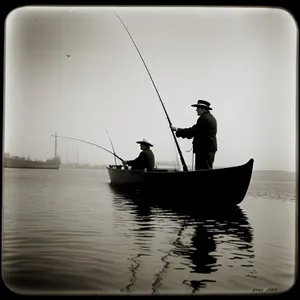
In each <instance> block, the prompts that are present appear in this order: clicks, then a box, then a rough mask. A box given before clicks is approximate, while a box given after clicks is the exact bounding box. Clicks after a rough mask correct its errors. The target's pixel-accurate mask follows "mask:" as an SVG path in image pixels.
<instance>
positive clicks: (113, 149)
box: [94, 109, 117, 165]
mask: <svg viewBox="0 0 300 300" xmlns="http://www.w3.org/2000/svg"><path fill="white" fill-rule="evenodd" d="M94 110H95V109H94ZM95 112H96V114H97V115H98V117H99V119H100V121H101V123H102V125H103V127H104V129H105V131H106V134H107V137H108V139H109V141H110V145H111V148H112V151H113V153H114V155H115V154H116V151H115V148H114V145H113V143H112V141H111V139H110V136H109V133H108V131H107V129H106V127H105V125H104V123H103V121H102V120H101V118H100V116H99V113H98V112H97V111H96V110H95ZM114 159H115V165H117V161H116V156H114Z"/></svg>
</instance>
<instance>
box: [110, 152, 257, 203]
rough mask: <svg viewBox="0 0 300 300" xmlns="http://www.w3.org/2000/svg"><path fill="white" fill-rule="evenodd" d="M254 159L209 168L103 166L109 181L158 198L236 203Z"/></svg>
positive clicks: (120, 186)
mask: <svg viewBox="0 0 300 300" xmlns="http://www.w3.org/2000/svg"><path fill="white" fill-rule="evenodd" d="M253 163H254V160H253V159H252V158H251V159H250V160H249V161H248V162H247V163H245V164H243V165H239V166H233V167H228V168H220V169H212V170H196V171H178V170H168V169H159V168H157V169H155V170H154V171H153V172H146V171H132V170H129V169H126V168H124V167H123V166H116V165H110V166H108V167H107V170H108V174H109V178H110V182H111V185H113V186H118V187H119V188H122V189H124V190H136V191H137V192H139V193H143V194H149V195H153V194H155V195H158V196H162V199H163V200H162V201H168V199H172V200H171V201H172V202H175V200H174V199H175V198H172V197H165V196H166V195H168V196H170V195H176V196H178V197H184V198H182V201H180V204H181V205H188V206H191V205H198V204H199V203H201V205H202V204H211V205H215V204H218V205H220V204H224V205H225V206H227V205H237V204H239V203H241V202H242V201H243V199H244V197H245V195H246V193H247V190H248V187H249V184H250V180H251V177H252V171H253Z"/></svg>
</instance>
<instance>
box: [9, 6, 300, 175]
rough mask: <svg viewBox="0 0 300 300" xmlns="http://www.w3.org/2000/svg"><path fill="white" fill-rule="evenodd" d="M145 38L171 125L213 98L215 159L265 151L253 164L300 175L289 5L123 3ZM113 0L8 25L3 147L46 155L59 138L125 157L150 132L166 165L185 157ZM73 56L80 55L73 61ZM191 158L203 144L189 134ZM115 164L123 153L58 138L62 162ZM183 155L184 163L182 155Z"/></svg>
mask: <svg viewBox="0 0 300 300" xmlns="http://www.w3.org/2000/svg"><path fill="white" fill-rule="evenodd" d="M114 9H115V11H116V12H117V13H118V14H119V16H120V17H121V18H122V20H123V22H124V23H125V25H126V26H127V28H128V30H129V32H130V33H131V35H132V37H133V39H134V41H135V43H136V44H137V46H138V48H139V50H140V52H141V54H142V56H143V58H144V60H145V62H146V64H147V67H148V68H149V69H150V73H151V75H152V77H153V79H154V82H155V84H156V86H157V88H158V90H159V93H160V96H161V98H162V99H163V101H164V104H165V107H166V110H167V112H168V114H169V117H170V119H171V122H172V124H173V125H175V126H177V127H181V128H184V127H190V126H192V125H193V124H195V122H196V121H197V114H196V111H195V108H193V107H191V104H193V103H196V102H197V100H198V99H205V100H207V101H209V102H211V106H212V108H213V110H212V111H211V112H212V114H213V115H214V116H215V118H216V119H217V122H218V133H217V140H218V148H219V149H218V151H217V153H216V157H215V163H214V165H215V166H233V165H239V164H243V163H246V162H247V161H248V160H249V159H250V158H254V160H255V162H254V169H255V170H261V169H268V170H285V171H295V165H296V151H297V149H296V133H297V131H296V119H297V118H296V97H297V95H296V53H297V48H296V47H297V43H296V42H297V34H298V28H297V25H296V23H295V21H294V19H293V17H292V16H291V15H290V14H289V13H288V12H287V11H285V10H282V9H277V8H276V9H275V8H233V7H224V8H217V7H210V8H208V7H201V6H199V7H186V8H183V7H157V8H155V7H115V8H114ZM114 9H113V8H112V7H101V6H99V7H97V6H95V7H63V6H58V7H46V6H45V7H43V6H36V7H34V6H28V7H21V8H17V9H15V10H13V11H12V12H11V13H10V14H9V15H8V17H7V19H6V28H5V30H6V31H5V82H4V83H5V94H4V101H5V103H4V105H5V106H4V113H5V124H4V126H5V128H4V151H5V152H9V153H10V154H11V155H23V156H26V157H27V156H28V155H30V157H31V158H37V159H46V158H49V157H52V156H53V155H54V138H53V137H51V134H54V133H55V131H57V133H58V134H60V135H64V136H70V137H74V138H78V139H83V140H87V141H90V142H92V143H96V144H99V145H101V146H103V147H105V148H107V149H109V150H111V145H110V142H109V139H108V137H107V134H106V131H105V128H104V126H103V124H102V122H103V123H104V125H105V127H106V129H107V130H108V132H109V135H110V138H111V140H112V142H113V145H114V148H115V151H116V153H117V154H118V155H119V156H120V157H122V158H123V159H125V160H128V159H133V158H135V157H137V155H138V154H139V152H140V148H139V145H138V144H136V141H137V140H140V139H142V138H147V139H149V140H150V141H151V142H152V143H153V144H154V147H153V148H152V149H153V151H154V153H155V156H156V160H157V161H170V162H174V163H175V162H176V161H177V159H178V154H177V150H176V147H175V143H174V140H173V137H172V135H171V131H170V129H169V125H168V122H167V120H166V116H165V113H164V111H163V108H162V105H161V104H160V102H159V98H158V96H157V94H156V92H155V89H154V87H153V85H152V83H151V80H150V78H149V76H148V74H147V71H146V69H145V67H144V65H143V63H142V60H141V59H140V57H139V55H138V52H137V51H136V49H135V47H134V45H133V43H132V41H131V39H130V37H129V36H128V34H127V32H126V30H125V28H124V27H123V25H122V23H121V22H120V20H119V19H118V18H117V16H116V14H115V12H114ZM66 54H69V55H71V56H70V57H69V58H68V57H67V55H66ZM178 142H179V145H180V148H181V150H182V153H183V155H184V158H185V160H186V163H187V164H191V162H192V155H191V152H187V150H189V149H190V148H191V145H192V140H186V139H184V140H183V139H178ZM77 151H78V157H79V162H81V163H91V164H95V163H106V164H109V163H113V161H114V158H113V156H112V155H110V154H108V153H106V152H105V151H103V150H100V149H98V148H96V147H93V146H89V145H87V144H82V143H79V142H76V141H69V140H64V139H58V153H59V155H60V156H61V158H62V161H63V162H66V160H68V161H69V162H72V161H76V156H77ZM178 160H179V159H178Z"/></svg>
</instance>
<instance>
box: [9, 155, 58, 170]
mask: <svg viewBox="0 0 300 300" xmlns="http://www.w3.org/2000/svg"><path fill="white" fill-rule="evenodd" d="M3 165H4V168H17V169H19V168H21V169H59V167H60V161H59V160H50V161H34V160H26V159H15V158H10V157H5V158H4V164H3Z"/></svg>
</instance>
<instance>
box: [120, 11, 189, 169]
mask: <svg viewBox="0 0 300 300" xmlns="http://www.w3.org/2000/svg"><path fill="white" fill-rule="evenodd" d="M115 13H116V11H115ZM116 15H117V17H118V18H119V20H120V21H121V23H122V24H123V26H124V28H125V29H126V31H127V33H128V35H129V37H130V39H131V40H132V42H133V44H134V46H135V48H136V50H137V52H138V54H139V55H140V58H141V59H142V62H143V64H144V66H145V68H146V70H147V72H148V75H149V77H150V79H151V81H152V84H153V86H154V88H155V91H156V93H157V95H158V98H159V100H160V103H161V105H162V107H163V110H164V112H165V114H166V116H167V120H168V122H169V125H170V127H171V126H172V123H171V120H170V118H169V115H168V113H167V110H166V108H165V106H164V104H163V102H162V100H161V97H160V95H159V92H158V89H157V87H156V85H155V83H154V81H153V78H152V76H151V74H150V71H149V70H148V68H147V66H146V63H145V61H144V59H143V57H142V55H141V53H140V51H139V49H138V47H137V45H136V44H135V42H134V40H133V38H132V36H131V34H130V33H129V31H128V29H127V27H126V26H125V24H124V23H123V21H122V20H121V18H120V17H119V15H118V14H117V13H116ZM171 132H172V135H173V138H174V141H175V144H176V147H177V150H178V153H179V156H180V160H181V163H182V167H183V170H184V171H188V168H187V166H186V163H185V161H184V158H183V155H182V152H181V150H180V147H179V145H178V141H177V139H176V137H175V134H174V132H173V130H171Z"/></svg>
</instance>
